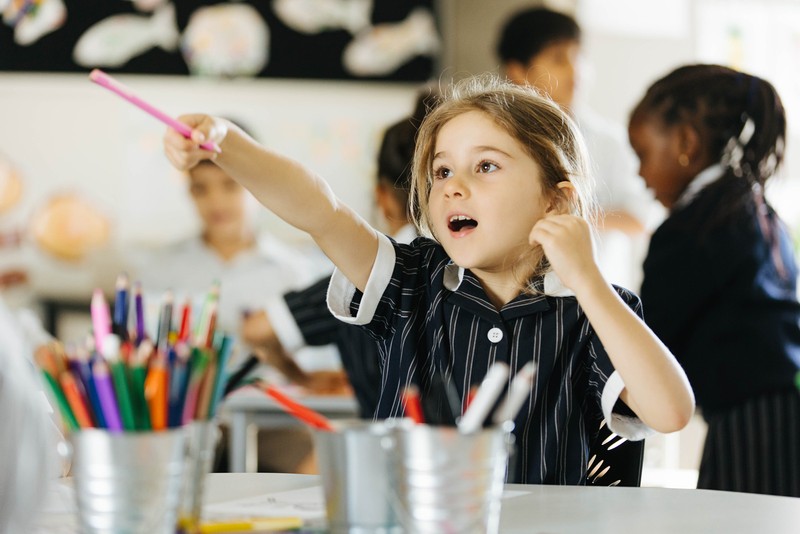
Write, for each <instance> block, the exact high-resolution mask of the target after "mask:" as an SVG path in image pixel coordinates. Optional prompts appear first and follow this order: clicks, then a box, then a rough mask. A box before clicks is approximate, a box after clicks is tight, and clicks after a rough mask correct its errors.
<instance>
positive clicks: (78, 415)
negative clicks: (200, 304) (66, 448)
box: [36, 284, 233, 432]
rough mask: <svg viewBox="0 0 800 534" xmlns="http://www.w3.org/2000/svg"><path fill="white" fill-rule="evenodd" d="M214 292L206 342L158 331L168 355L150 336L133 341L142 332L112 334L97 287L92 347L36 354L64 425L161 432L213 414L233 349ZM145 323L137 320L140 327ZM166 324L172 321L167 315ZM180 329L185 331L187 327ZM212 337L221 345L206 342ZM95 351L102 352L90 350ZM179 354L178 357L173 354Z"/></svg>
mask: <svg viewBox="0 0 800 534" xmlns="http://www.w3.org/2000/svg"><path fill="white" fill-rule="evenodd" d="M134 287H135V291H134V294H135V298H136V297H139V298H141V288H140V286H139V285H138V284H135V285H134ZM217 295H218V287H217V285H216V284H215V286H214V287H213V288H212V291H211V292H210V297H209V299H207V300H209V301H211V304H212V305H211V306H210V309H209V310H208V313H206V317H205V325H204V326H203V327H202V328H201V331H202V334H203V335H202V336H200V337H199V338H198V339H199V340H200V341H201V342H202V344H203V346H201V347H194V348H189V346H188V345H187V344H186V343H185V342H177V343H176V340H177V339H178V332H172V331H170V332H168V333H167V332H164V331H162V332H161V336H159V337H160V338H161V340H160V341H161V342H162V348H164V349H166V350H168V351H169V353H170V354H171V355H172V357H170V358H167V356H165V354H164V353H163V352H162V351H160V350H158V347H157V346H155V345H154V344H153V343H152V342H151V341H150V340H149V338H147V336H146V335H145V337H144V338H143V339H142V340H141V341H140V342H139V343H138V346H134V342H135V340H136V339H138V337H139V333H138V332H137V333H136V335H135V337H134V340H131V341H124V342H123V340H122V339H121V337H120V336H119V335H118V334H117V333H112V331H111V328H110V327H109V322H108V321H107V320H106V317H107V312H108V307H107V305H105V301H104V299H103V298H102V295H100V294H98V292H95V293H94V294H93V297H92V300H93V311H94V314H95V316H96V317H97V318H98V320H97V321H96V322H95V324H96V326H97V328H96V330H97V332H95V335H94V337H93V338H92V342H91V343H89V344H88V346H89V347H90V348H89V349H87V348H85V347H83V346H79V347H70V348H69V349H68V350H67V351H65V352H64V351H61V352H59V353H58V354H56V353H55V352H54V349H52V348H48V349H46V350H42V351H40V352H39V353H38V354H37V358H36V363H37V365H38V366H39V367H40V369H41V376H42V378H43V380H44V382H45V383H46V387H45V391H46V392H47V393H48V395H49V397H50V399H51V403H52V404H53V405H54V406H55V407H56V409H57V411H58V413H59V415H60V416H61V420H62V424H63V425H64V427H65V429H66V430H67V431H69V432H73V431H77V430H79V429H86V428H101V429H106V430H108V431H110V432H123V431H128V432H131V431H149V430H156V431H162V430H165V429H167V428H172V427H176V426H182V425H184V424H187V423H189V422H191V421H192V420H195V419H198V418H199V419H202V420H210V419H213V418H214V417H215V415H216V412H217V409H218V407H219V405H220V404H221V401H222V398H223V396H224V392H225V391H224V390H225V384H226V382H227V377H226V373H225V367H226V366H227V363H228V361H229V359H230V356H231V352H232V346H233V338H232V337H230V336H227V335H223V334H219V333H216V332H215V331H214V330H213V325H214V323H215V314H216V310H215V307H216V306H215V304H216V298H217ZM143 323H144V321H143V320H141V321H140V320H138V319H137V327H138V325H139V324H143ZM161 324H162V325H168V324H172V323H171V321H170V322H167V320H166V319H165V320H164V321H162V322H161ZM176 326H177V325H176ZM165 327H166V326H162V330H163V329H164V328H165ZM181 327H182V328H181V329H182V330H184V332H185V331H186V328H187V327H186V325H185V324H182V325H181ZM215 338H216V339H217V340H218V342H217V343H211V342H210V341H209V340H213V339H215ZM165 339H166V340H167V341H166V342H165ZM98 342H99V346H97V343H98ZM173 343H175V344H176V345H177V347H176V346H174V345H173ZM58 346H59V347H60V345H58ZM94 348H97V349H99V350H98V351H97V352H94V353H93V354H91V355H90V350H93V349H94ZM215 348H216V350H215ZM59 350H60V349H59ZM177 353H180V354H181V356H180V357H177V356H175V355H176V354H177ZM189 354H191V355H192V358H190V357H189Z"/></svg>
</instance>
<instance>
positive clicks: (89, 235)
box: [31, 194, 111, 261]
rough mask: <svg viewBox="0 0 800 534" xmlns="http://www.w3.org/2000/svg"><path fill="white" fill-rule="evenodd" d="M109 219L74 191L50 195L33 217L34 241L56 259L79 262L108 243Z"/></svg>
mask: <svg viewBox="0 0 800 534" xmlns="http://www.w3.org/2000/svg"><path fill="white" fill-rule="evenodd" d="M110 226H111V224H110V222H109V220H108V219H107V218H106V217H105V216H104V215H103V214H102V213H101V212H100V211H99V210H98V209H97V208H96V207H95V206H94V205H92V204H91V203H89V202H88V201H87V200H85V199H83V198H81V197H79V196H77V195H74V194H61V195H56V196H54V197H52V198H50V199H49V200H48V201H47V202H46V203H45V204H44V205H43V206H42V207H41V208H40V209H39V210H38V211H37V212H36V213H35V214H34V216H33V220H32V221H31V232H32V234H33V238H34V241H35V242H36V244H37V245H38V246H39V247H40V248H41V249H42V250H44V251H45V252H47V253H48V254H51V255H53V256H55V257H56V258H58V259H62V260H67V261H79V260H81V259H83V258H84V257H85V256H86V255H87V254H88V253H89V252H91V251H92V250H93V249H95V248H97V247H100V246H101V245H104V244H106V243H107V242H108V239H109V235H110Z"/></svg>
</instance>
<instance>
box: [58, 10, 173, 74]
mask: <svg viewBox="0 0 800 534" xmlns="http://www.w3.org/2000/svg"><path fill="white" fill-rule="evenodd" d="M179 39H180V33H179V32H178V27H177V25H176V23H175V8H174V6H173V5H172V4H167V5H165V6H163V7H161V8H159V9H158V10H157V11H156V12H155V13H154V14H153V15H151V16H149V17H146V16H141V15H132V14H124V15H114V16H111V17H108V18H106V19H103V20H101V21H100V22H98V23H97V24H94V25H93V26H91V27H90V28H89V29H88V30H86V31H85V32H84V33H83V35H81V37H80V39H78V42H77V43H75V48H74V49H73V52H72V57H73V59H74V60H75V63H77V64H79V65H82V66H84V67H120V66H122V65H124V64H125V63H127V62H128V61H130V60H131V59H132V58H134V57H136V56H138V55H139V54H141V53H143V52H146V51H147V50H150V49H151V48H154V47H161V48H163V49H164V50H166V51H174V50H177V48H178V43H179Z"/></svg>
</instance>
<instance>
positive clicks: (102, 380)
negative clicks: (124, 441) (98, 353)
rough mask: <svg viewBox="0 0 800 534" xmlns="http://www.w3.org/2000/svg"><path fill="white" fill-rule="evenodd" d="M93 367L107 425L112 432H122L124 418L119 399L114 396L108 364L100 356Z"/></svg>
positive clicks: (95, 385) (95, 383)
mask: <svg viewBox="0 0 800 534" xmlns="http://www.w3.org/2000/svg"><path fill="white" fill-rule="evenodd" d="M92 367H93V369H92V371H93V373H94V387H95V388H96V389H97V396H98V397H99V399H100V407H101V408H102V410H103V416H104V418H105V420H106V426H107V427H108V429H109V430H110V431H112V432H122V419H121V418H120V415H119V406H117V399H116V398H115V397H114V386H113V385H112V384H111V376H110V375H109V374H108V364H106V362H105V360H103V359H102V358H98V360H97V361H96V362H95V363H94V365H93V366H92Z"/></svg>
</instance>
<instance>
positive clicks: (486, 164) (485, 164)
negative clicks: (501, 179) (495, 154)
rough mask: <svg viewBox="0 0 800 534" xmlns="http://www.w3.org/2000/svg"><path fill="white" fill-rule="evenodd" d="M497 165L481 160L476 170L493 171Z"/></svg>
mask: <svg viewBox="0 0 800 534" xmlns="http://www.w3.org/2000/svg"><path fill="white" fill-rule="evenodd" d="M498 168H499V167H498V166H497V165H495V164H494V163H492V162H491V161H481V162H480V163H479V164H478V172H494V171H496V170H497V169H498Z"/></svg>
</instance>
